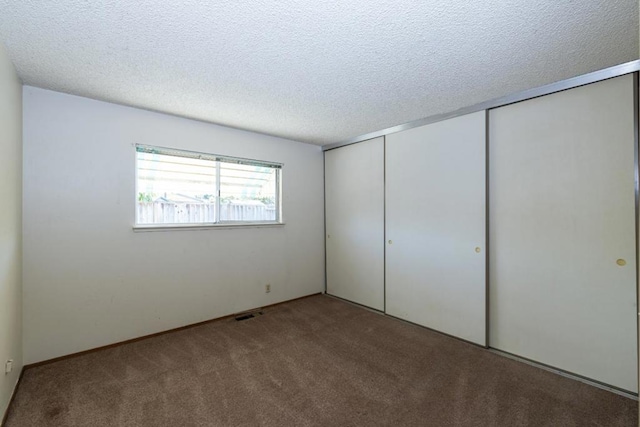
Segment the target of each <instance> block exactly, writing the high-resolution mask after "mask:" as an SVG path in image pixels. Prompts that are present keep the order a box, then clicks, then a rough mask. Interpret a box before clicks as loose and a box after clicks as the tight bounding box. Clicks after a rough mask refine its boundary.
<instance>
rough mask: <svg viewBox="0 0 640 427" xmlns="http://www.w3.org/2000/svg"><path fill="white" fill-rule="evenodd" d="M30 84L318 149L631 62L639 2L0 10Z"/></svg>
mask: <svg viewBox="0 0 640 427" xmlns="http://www.w3.org/2000/svg"><path fill="white" fill-rule="evenodd" d="M0 41H2V42H4V43H5V45H6V46H7V49H8V51H9V54H10V56H11V58H12V60H13V61H14V63H15V65H16V67H17V69H18V73H19V74H20V76H21V78H22V79H23V81H24V83H25V84H27V85H32V86H38V87H42V88H47V89H52V90H56V91H61V92H68V93H72V94H76V95H81V96H86V97H90V98H96V99H101V100H106V101H112V102H116V103H121V104H126V105H131V106H136V107H142V108H147V109H151V110H157V111H162V112H167V113H172V114H176V115H180V116H185V117H190V118H195V119H200V120H204V121H209V122H214V123H218V124H222V125H227V126H232V127H237V128H242V129H247V130H252V131H257V132H262V133H267V134H272V135H277V136H282V137H285V138H290V139H294V140H298V141H305V142H311V143H315V144H327V143H332V142H338V141H342V140H345V139H348V138H351V137H354V136H357V135H360V134H364V133H368V132H372V131H376V130H379V129H383V128H387V127H390V126H394V125H398V124H401V123H405V122H408V121H412V120H415V119H418V118H422V117H426V116H430V115H433V114H438V113H443V112H448V111H451V110H455V109H458V108H461V107H465V106H468V105H472V104H475V103H478V102H481V101H485V100H488V99H491V98H495V97H498V96H502V95H507V94H509V93H513V92H517V91H520V90H523V89H528V88H531V87H535V86H540V85H543V84H547V83H551V82H554V81H557V80H562V79H565V78H568V77H573V76H576V75H580V74H584V73H586V72H590V71H594V70H597V69H601V68H605V67H608V66H612V65H616V64H619V63H622V62H627V61H631V60H634V59H637V58H638V0H582V1H578V0H574V1H571V0H538V1H531V0H487V1H475V2H474V1H465V0H456V1H452V0H431V1H407V0H359V1H351V2H333V1H331V2H330V1H322V0H278V1H273V0H271V1H267V0H254V1H238V0H233V1H228V0H223V1H216V2H207V1H196V0H183V1H180V2H177V1H169V0H164V1H162V0H156V1H151V0H137V1H118V0H103V1H88V0H57V1H45V0H41V1H34V0H0Z"/></svg>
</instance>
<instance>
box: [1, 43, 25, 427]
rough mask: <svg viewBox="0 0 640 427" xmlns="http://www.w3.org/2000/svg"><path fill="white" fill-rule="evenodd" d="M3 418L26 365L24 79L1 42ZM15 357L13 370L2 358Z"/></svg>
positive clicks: (5, 359)
mask: <svg viewBox="0 0 640 427" xmlns="http://www.w3.org/2000/svg"><path fill="white" fill-rule="evenodd" d="M0 200H2V206H1V208H0V419H1V418H2V416H3V414H4V412H5V410H6V409H7V405H8V404H9V400H10V399H11V394H12V393H13V389H14V387H15V385H16V382H17V381H18V376H19V375H20V370H21V369H22V278H21V275H22V259H21V258H22V233H21V231H22V83H21V82H20V80H19V79H18V76H17V75H16V72H15V69H14V68H13V64H11V62H10V60H9V57H8V56H7V54H6V52H5V50H4V47H3V46H2V45H1V44H0ZM8 359H13V361H14V364H13V372H11V373H10V374H5V373H4V364H5V362H6V361H7V360H8Z"/></svg>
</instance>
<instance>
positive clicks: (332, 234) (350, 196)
mask: <svg viewBox="0 0 640 427" xmlns="http://www.w3.org/2000/svg"><path fill="white" fill-rule="evenodd" d="M324 155H325V205H326V208H325V209H326V232H327V235H326V248H327V293H328V294H330V295H335V296H337V297H340V298H344V299H346V300H349V301H353V302H357V303H358V304H362V305H366V306H367V307H371V308H375V309H376V310H383V309H384V139H383V138H376V139H372V140H370V141H365V142H360V143H358V144H354V145H349V146H346V147H341V148H337V149H335V150H330V151H327V152H325V153H324Z"/></svg>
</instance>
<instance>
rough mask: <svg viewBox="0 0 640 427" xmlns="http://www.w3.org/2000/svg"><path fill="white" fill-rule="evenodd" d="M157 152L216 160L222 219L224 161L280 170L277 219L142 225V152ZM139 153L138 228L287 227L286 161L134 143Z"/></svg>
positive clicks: (277, 185)
mask: <svg viewBox="0 0 640 427" xmlns="http://www.w3.org/2000/svg"><path fill="white" fill-rule="evenodd" d="M139 152H145V153H156V154H162V155H167V156H176V157H187V158H195V159H203V160H211V161H214V162H216V183H215V186H216V188H215V189H214V193H213V194H216V202H215V212H216V215H215V216H216V218H220V205H221V200H220V199H221V197H220V194H221V190H220V164H221V163H234V164H243V165H252V166H261V167H268V168H272V169H276V184H275V185H276V188H275V198H276V200H275V206H276V212H275V213H276V219H275V220H274V221H220V220H218V221H217V222H204V223H164V224H162V223H158V224H139V223H138V206H137V204H138V193H139V192H138V153H139ZM134 156H135V192H134V226H133V230H134V231H164V230H201V229H212V228H246V227H274V226H283V225H284V222H283V221H282V169H283V167H284V164H283V163H277V162H271V161H264V160H254V159H246V158H242V157H231V156H223V155H218V154H211V153H201V152H197V151H190V150H183V149H176V148H167V147H159V146H154V145H146V144H135V145H134Z"/></svg>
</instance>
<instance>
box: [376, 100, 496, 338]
mask: <svg viewBox="0 0 640 427" xmlns="http://www.w3.org/2000/svg"><path fill="white" fill-rule="evenodd" d="M485 123H486V119H485V112H484V111H482V112H478V113H474V114H469V115H466V116H462V117H457V118H454V119H450V120H446V121H442V122H439V123H434V124H430V125H427V126H422V127H419V128H415V129H411V130H407V131H404V132H399V133H396V134H392V135H389V136H387V146H386V220H387V239H388V242H387V254H386V261H387V262H386V295H387V307H386V311H387V313H388V314H390V315H392V316H396V317H399V318H401V319H405V320H409V321H411V322H414V323H417V324H420V325H423V326H427V327H429V328H432V329H435V330H438V331H441V332H444V333H447V334H450V335H453V336H456V337H460V338H462V339H465V340H468V341H472V342H474V343H478V344H480V345H485V343H486V322H485V319H486V317H485V315H486V283H485V278H486V275H485V269H486V258H485V257H486V252H485V239H486V220H485V204H486V197H485V187H486V175H485V165H486V158H485V138H486V136H485V135H486V130H485V129H486V127H485V126H486V125H485Z"/></svg>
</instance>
